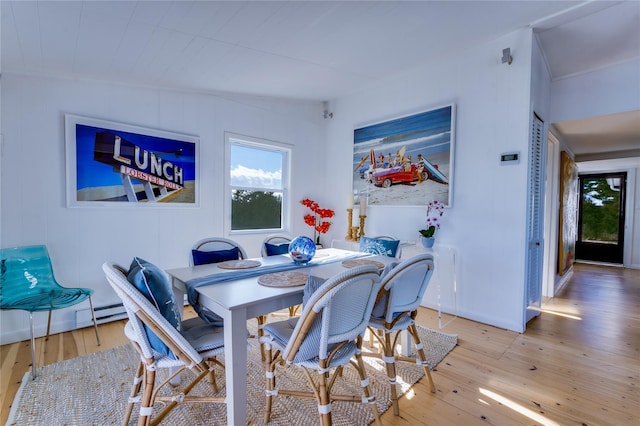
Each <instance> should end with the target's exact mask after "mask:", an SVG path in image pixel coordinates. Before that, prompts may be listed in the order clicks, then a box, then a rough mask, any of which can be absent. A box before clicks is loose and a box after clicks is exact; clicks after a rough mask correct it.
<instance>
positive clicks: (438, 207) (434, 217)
mask: <svg viewBox="0 0 640 426" xmlns="http://www.w3.org/2000/svg"><path fill="white" fill-rule="evenodd" d="M443 214H444V204H442V203H441V202H440V201H438V200H433V201H431V202H430V203H429V204H427V219H426V225H427V227H426V228H425V229H421V230H420V231H418V232H420V235H422V238H421V240H422V245H423V246H424V247H426V248H431V247H433V244H434V243H435V241H436V238H435V235H436V231H437V230H438V229H440V217H441V216H442V215H443Z"/></svg>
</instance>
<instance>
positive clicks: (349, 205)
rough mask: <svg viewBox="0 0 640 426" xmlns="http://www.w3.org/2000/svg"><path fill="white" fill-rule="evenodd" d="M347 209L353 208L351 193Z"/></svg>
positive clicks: (351, 193)
mask: <svg viewBox="0 0 640 426" xmlns="http://www.w3.org/2000/svg"><path fill="white" fill-rule="evenodd" d="M347 208H348V209H352V208H353V192H350V193H349V202H348V203H347Z"/></svg>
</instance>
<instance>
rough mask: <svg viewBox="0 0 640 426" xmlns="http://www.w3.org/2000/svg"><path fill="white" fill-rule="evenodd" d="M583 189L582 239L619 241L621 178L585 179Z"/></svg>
mask: <svg viewBox="0 0 640 426" xmlns="http://www.w3.org/2000/svg"><path fill="white" fill-rule="evenodd" d="M581 189H582V191H581V192H582V200H581V203H582V205H581V208H582V234H581V238H580V239H581V241H585V242H601V243H617V242H618V230H619V229H618V227H619V216H618V215H619V212H620V178H609V179H607V178H592V179H583V181H582V188H581Z"/></svg>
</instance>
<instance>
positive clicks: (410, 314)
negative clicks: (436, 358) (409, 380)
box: [364, 253, 436, 416]
mask: <svg viewBox="0 0 640 426" xmlns="http://www.w3.org/2000/svg"><path fill="white" fill-rule="evenodd" d="M433 270H434V263H433V254H431V253H424V254H419V255H417V256H415V257H412V258H411V259H407V260H405V261H403V262H400V263H399V264H398V265H396V266H395V267H394V268H393V269H391V270H390V271H389V272H387V273H386V275H385V276H384V277H383V278H382V289H380V292H379V293H378V295H377V297H376V302H375V305H374V307H373V311H372V313H371V319H370V320H369V330H370V331H371V335H372V336H374V337H375V338H376V339H377V340H378V342H379V343H380V346H381V348H382V354H380V353H369V352H367V353H364V355H365V356H376V357H379V358H382V359H383V360H384V362H385V363H386V364H387V376H388V377H389V383H390V386H391V403H392V405H393V412H394V414H395V415H396V416H397V415H399V413H400V410H399V408H398V393H397V390H396V367H395V361H409V362H413V363H417V364H418V365H422V367H423V368H424V372H425V375H426V376H427V377H428V378H429V384H430V385H431V392H433V393H435V392H436V387H435V385H434V383H433V379H432V378H431V371H430V370H429V366H428V365H427V358H426V356H425V353H424V350H423V348H422V342H421V341H420V336H419V335H418V330H417V329H416V323H415V318H416V315H417V314H418V307H419V306H420V302H421V301H422V296H423V295H424V292H425V291H426V289H427V286H428V285H429V281H430V280H431V276H432V275H433ZM405 330H407V331H408V332H409V334H411V337H412V338H413V339H412V340H413V343H414V345H415V348H416V350H417V353H418V356H417V359H416V358H415V357H404V356H401V355H398V354H396V351H395V348H396V347H397V342H398V337H399V336H400V333H401V332H402V331H405Z"/></svg>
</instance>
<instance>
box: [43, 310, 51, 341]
mask: <svg viewBox="0 0 640 426" xmlns="http://www.w3.org/2000/svg"><path fill="white" fill-rule="evenodd" d="M50 331H51V311H49V319H47V337H45V338H44V340H49V332H50Z"/></svg>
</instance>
